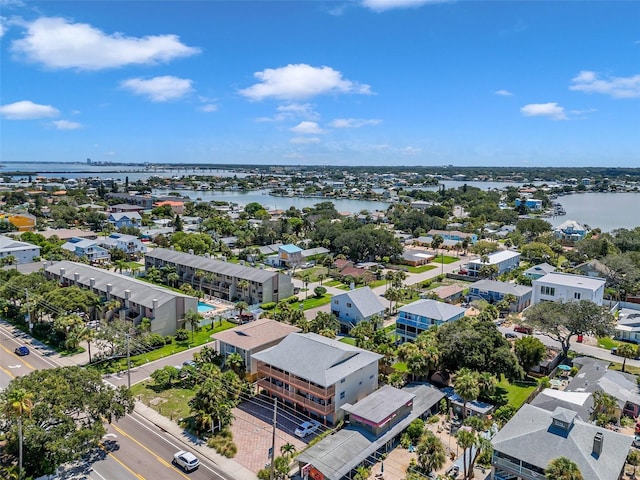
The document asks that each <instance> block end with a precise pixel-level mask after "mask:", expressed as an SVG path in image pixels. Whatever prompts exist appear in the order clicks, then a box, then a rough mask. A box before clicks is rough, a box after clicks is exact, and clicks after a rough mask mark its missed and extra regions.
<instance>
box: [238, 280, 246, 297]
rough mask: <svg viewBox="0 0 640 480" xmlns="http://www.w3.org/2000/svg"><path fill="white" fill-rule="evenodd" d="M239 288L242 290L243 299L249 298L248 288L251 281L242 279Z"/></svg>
mask: <svg viewBox="0 0 640 480" xmlns="http://www.w3.org/2000/svg"><path fill="white" fill-rule="evenodd" d="M238 288H239V289H240V290H241V291H242V299H243V300H245V301H246V300H247V297H248V295H247V290H248V289H249V281H248V280H240V281H239V282H238Z"/></svg>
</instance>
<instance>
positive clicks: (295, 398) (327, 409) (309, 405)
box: [258, 378, 335, 416]
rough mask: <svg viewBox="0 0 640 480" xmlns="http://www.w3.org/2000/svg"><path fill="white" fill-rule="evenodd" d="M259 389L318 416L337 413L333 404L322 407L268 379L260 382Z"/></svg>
mask: <svg viewBox="0 0 640 480" xmlns="http://www.w3.org/2000/svg"><path fill="white" fill-rule="evenodd" d="M258 387H260V388H264V389H265V390H267V391H269V392H271V393H272V394H274V395H276V396H278V397H281V398H284V399H286V400H289V401H291V402H293V403H295V404H298V405H301V406H303V407H304V408H306V409H307V410H313V411H314V412H316V413H317V414H318V415H323V416H328V415H331V414H333V413H334V412H335V407H334V404H333V403H330V404H328V405H321V404H319V403H316V402H314V401H313V400H311V399H309V398H307V397H304V396H302V395H299V394H297V393H295V392H292V391H291V390H287V389H286V388H284V387H278V386H277V385H275V384H273V383H271V382H270V381H269V380H267V379H264V378H263V379H261V380H258Z"/></svg>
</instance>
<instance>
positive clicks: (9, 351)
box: [2, 345, 36, 370]
mask: <svg viewBox="0 0 640 480" xmlns="http://www.w3.org/2000/svg"><path fill="white" fill-rule="evenodd" d="M2 349H3V350H6V351H7V353H10V354H11V355H14V356H15V355H16V354H15V352H12V351H11V350H9V349H8V348H7V347H5V346H4V345H2ZM20 361H21V362H22V363H24V364H25V365H26V366H27V367H29V368H30V369H31V370H36V369H35V368H33V367H32V366H31V365H29V363H28V362H25V361H24V359H23V358H20Z"/></svg>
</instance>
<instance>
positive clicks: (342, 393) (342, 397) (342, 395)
mask: <svg viewBox="0 0 640 480" xmlns="http://www.w3.org/2000/svg"><path fill="white" fill-rule="evenodd" d="M340 400H344V392H340Z"/></svg>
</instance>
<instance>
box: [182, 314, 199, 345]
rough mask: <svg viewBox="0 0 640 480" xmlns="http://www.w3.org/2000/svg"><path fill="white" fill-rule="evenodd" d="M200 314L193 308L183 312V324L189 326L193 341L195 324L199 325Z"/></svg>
mask: <svg viewBox="0 0 640 480" xmlns="http://www.w3.org/2000/svg"><path fill="white" fill-rule="evenodd" d="M200 320H201V317H200V314H199V313H198V312H197V311H195V310H189V311H188V312H187V313H185V314H184V322H185V324H187V325H189V326H190V327H191V342H193V336H194V332H195V329H196V327H197V326H199V325H200Z"/></svg>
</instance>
